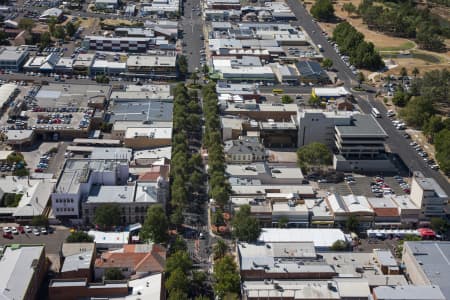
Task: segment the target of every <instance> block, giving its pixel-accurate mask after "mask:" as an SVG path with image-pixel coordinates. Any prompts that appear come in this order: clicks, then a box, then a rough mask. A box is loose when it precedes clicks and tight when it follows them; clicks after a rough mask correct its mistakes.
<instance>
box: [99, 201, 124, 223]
mask: <svg viewBox="0 0 450 300" xmlns="http://www.w3.org/2000/svg"><path fill="white" fill-rule="evenodd" d="M94 223H95V224H97V225H98V226H100V227H103V228H109V227H112V226H117V225H121V224H122V221H121V219H120V208H119V205H117V204H114V203H111V204H102V205H100V206H99V207H97V209H96V210H95V217H94Z"/></svg>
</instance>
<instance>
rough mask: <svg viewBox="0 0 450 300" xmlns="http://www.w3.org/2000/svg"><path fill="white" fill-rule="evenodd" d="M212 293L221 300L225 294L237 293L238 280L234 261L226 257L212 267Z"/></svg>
mask: <svg viewBox="0 0 450 300" xmlns="http://www.w3.org/2000/svg"><path fill="white" fill-rule="evenodd" d="M213 277H214V286H213V287H214V292H215V294H216V295H217V296H218V297H219V298H220V299H222V298H223V297H224V296H225V295H227V294H229V293H230V294H233V293H236V294H237V293H239V288H240V278H239V273H238V270H237V266H236V263H235V261H234V259H233V258H232V257H231V256H229V255H226V256H225V257H223V258H222V259H219V260H218V261H216V263H215V265H214V273H213Z"/></svg>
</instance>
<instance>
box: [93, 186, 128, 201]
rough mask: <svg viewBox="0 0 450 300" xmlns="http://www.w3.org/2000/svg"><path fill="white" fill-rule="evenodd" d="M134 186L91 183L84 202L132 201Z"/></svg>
mask: <svg viewBox="0 0 450 300" xmlns="http://www.w3.org/2000/svg"><path fill="white" fill-rule="evenodd" d="M134 189H135V187H134V186H127V185H125V186H106V185H93V186H92V188H91V190H90V191H89V196H88V198H87V200H86V203H123V202H133V200H134Z"/></svg>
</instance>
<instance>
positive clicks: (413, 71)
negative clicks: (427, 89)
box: [412, 67, 420, 77]
mask: <svg viewBox="0 0 450 300" xmlns="http://www.w3.org/2000/svg"><path fill="white" fill-rule="evenodd" d="M419 73H420V71H419V69H417V67H416V68H414V69H413V70H412V74H413V75H414V77H417V75H419Z"/></svg>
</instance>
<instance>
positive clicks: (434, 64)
mask: <svg viewBox="0 0 450 300" xmlns="http://www.w3.org/2000/svg"><path fill="white" fill-rule="evenodd" d="M299 1H300V0H299ZM361 1H362V0H336V1H333V3H334V10H335V15H336V16H337V17H338V18H340V19H342V20H345V21H347V22H349V23H350V24H351V25H352V26H353V27H355V28H356V29H357V30H358V31H360V32H361V33H362V34H364V37H365V39H366V41H369V42H372V43H373V44H374V45H375V48H376V49H377V50H378V51H380V54H382V56H383V57H386V58H392V59H393V60H394V61H395V64H397V65H398V67H397V68H394V69H392V70H390V71H389V72H388V73H389V74H398V73H399V72H400V69H401V68H402V67H405V68H406V69H407V70H408V71H409V72H410V71H412V70H413V69H414V68H415V67H417V68H419V69H423V71H421V73H424V72H426V71H428V70H434V69H442V68H449V67H450V51H448V52H446V53H439V54H437V53H434V52H429V51H423V50H416V44H415V43H414V41H412V40H409V39H405V38H399V37H391V36H388V35H385V34H383V33H381V32H376V31H373V30H369V29H368V28H367V26H366V25H365V24H363V22H362V19H361V18H360V17H358V16H354V15H352V16H349V15H348V14H347V13H346V12H345V11H343V10H342V6H343V5H344V4H345V3H353V5H355V6H356V7H358V6H359V4H360V3H361ZM314 2H315V0H309V1H307V2H304V3H305V5H306V7H307V9H308V11H309V10H310V9H311V6H312V5H313V4H314ZM389 5H391V4H390V3H387V4H385V5H384V6H385V7H388V6H389ZM319 24H320V26H321V27H322V29H323V30H324V31H325V32H327V33H328V34H329V35H330V36H331V35H332V33H333V30H334V28H335V27H336V25H337V24H333V23H323V22H321V23H319ZM445 42H446V44H447V47H449V48H450V40H446V41H445ZM403 51H411V54H412V55H411V56H410V57H408V58H396V57H397V54H398V53H402V52H403Z"/></svg>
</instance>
